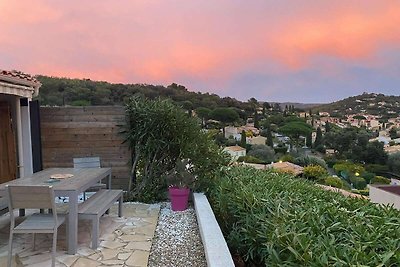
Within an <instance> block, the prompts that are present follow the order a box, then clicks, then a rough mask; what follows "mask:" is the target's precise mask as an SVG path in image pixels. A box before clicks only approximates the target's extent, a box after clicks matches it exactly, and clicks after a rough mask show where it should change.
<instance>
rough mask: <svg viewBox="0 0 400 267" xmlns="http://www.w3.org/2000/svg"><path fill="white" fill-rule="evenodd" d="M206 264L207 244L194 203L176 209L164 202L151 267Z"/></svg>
mask: <svg viewBox="0 0 400 267" xmlns="http://www.w3.org/2000/svg"><path fill="white" fill-rule="evenodd" d="M167 266H171V267H172V266H174V267H180V266H182V267H184V266H185V267H186V266H195V267H202V266H204V267H206V266H207V263H206V259H205V255H204V248H203V244H202V243H201V237H200V233H199V230H198V226H197V220H196V213H195V211H194V209H193V207H189V208H188V209H187V210H186V211H178V212H174V211H172V210H171V206H170V203H162V205H161V211H160V216H159V219H158V225H157V228H156V232H155V236H154V240H153V245H152V247H151V251H150V257H149V263H148V267H167Z"/></svg>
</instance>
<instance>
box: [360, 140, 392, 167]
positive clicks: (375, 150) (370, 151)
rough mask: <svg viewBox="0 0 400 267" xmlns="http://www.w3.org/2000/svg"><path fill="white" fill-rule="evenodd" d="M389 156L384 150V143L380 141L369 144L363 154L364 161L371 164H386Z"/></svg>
mask: <svg viewBox="0 0 400 267" xmlns="http://www.w3.org/2000/svg"><path fill="white" fill-rule="evenodd" d="M387 159H388V155H387V153H386V152H385V150H384V146H383V143H381V142H379V141H374V142H368V144H367V145H366V149H365V150H364V153H363V161H364V162H365V163H369V164H382V165H384V164H386V161H387Z"/></svg>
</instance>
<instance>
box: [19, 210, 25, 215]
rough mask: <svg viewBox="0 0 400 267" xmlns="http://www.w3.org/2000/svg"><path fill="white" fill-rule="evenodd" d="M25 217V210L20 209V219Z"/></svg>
mask: <svg viewBox="0 0 400 267" xmlns="http://www.w3.org/2000/svg"><path fill="white" fill-rule="evenodd" d="M24 216H25V209H19V217H24Z"/></svg>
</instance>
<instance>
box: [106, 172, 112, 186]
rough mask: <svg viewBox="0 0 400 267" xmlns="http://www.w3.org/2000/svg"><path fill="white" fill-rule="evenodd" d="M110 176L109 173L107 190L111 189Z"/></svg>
mask: <svg viewBox="0 0 400 267" xmlns="http://www.w3.org/2000/svg"><path fill="white" fill-rule="evenodd" d="M111 176H112V174H111V173H110V175H108V188H107V189H111Z"/></svg>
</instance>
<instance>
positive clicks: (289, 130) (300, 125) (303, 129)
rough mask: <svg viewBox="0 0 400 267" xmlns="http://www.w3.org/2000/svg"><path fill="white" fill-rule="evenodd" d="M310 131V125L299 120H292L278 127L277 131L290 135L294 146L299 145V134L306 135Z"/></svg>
mask: <svg viewBox="0 0 400 267" xmlns="http://www.w3.org/2000/svg"><path fill="white" fill-rule="evenodd" d="M311 131H312V129H311V126H310V125H309V124H307V123H305V122H301V121H292V122H289V123H286V124H285V125H284V126H282V127H280V128H279V132H281V133H282V134H284V135H286V136H288V137H290V139H291V141H292V145H294V146H298V145H299V137H300V136H307V135H308V134H309V133H310V132H311Z"/></svg>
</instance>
